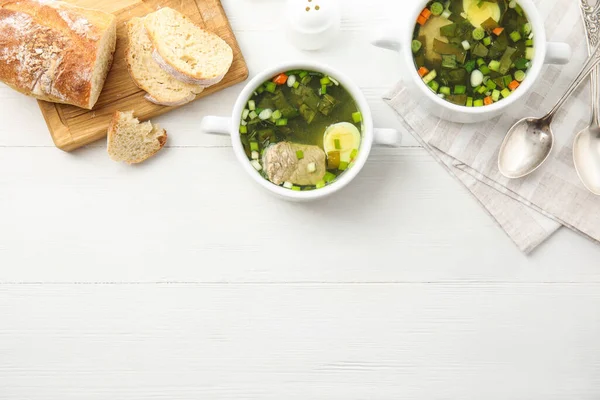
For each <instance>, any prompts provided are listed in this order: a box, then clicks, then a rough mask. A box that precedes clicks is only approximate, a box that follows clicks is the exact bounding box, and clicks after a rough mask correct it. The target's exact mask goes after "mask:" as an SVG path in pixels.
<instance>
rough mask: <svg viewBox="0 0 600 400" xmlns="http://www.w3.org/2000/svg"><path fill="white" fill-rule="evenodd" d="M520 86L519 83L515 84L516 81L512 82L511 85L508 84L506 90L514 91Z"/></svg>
mask: <svg viewBox="0 0 600 400" xmlns="http://www.w3.org/2000/svg"><path fill="white" fill-rule="evenodd" d="M519 85H520V83H519V82H517V81H516V80H514V81H512V82H511V83H509V84H508V88H509V89H510V90H515V89H516V88H518V87H519Z"/></svg>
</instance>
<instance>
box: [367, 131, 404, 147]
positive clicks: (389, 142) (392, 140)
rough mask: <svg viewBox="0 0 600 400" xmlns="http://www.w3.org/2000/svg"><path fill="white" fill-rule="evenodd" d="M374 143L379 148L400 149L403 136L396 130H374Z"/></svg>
mask: <svg viewBox="0 0 600 400" xmlns="http://www.w3.org/2000/svg"><path fill="white" fill-rule="evenodd" d="M373 142H374V143H375V145H377V146H387V147H399V146H400V143H401V142H402V134H401V133H400V132H398V131H397V130H396V129H378V128H375V129H374V130H373Z"/></svg>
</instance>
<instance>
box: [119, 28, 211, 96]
mask: <svg viewBox="0 0 600 400" xmlns="http://www.w3.org/2000/svg"><path fill="white" fill-rule="evenodd" d="M127 36H128V39H129V46H128V48H127V52H126V56H125V57H126V59H127V67H128V69H129V74H130V75H131V78H132V79H133V81H134V82H135V84H136V85H137V86H138V87H139V88H140V89H142V90H145V91H146V92H147V95H146V100H148V101H151V102H152V103H155V104H160V105H163V106H180V105H182V104H185V103H189V102H190V101H192V100H194V99H195V98H196V95H197V94H199V93H201V92H202V91H203V90H204V87H203V86H200V85H190V84H189V83H185V82H181V81H179V80H177V79H175V78H174V77H173V76H172V75H170V74H169V73H167V72H165V71H164V70H163V69H162V68H161V67H159V66H158V64H157V63H156V62H154V60H153V59H152V51H153V50H154V46H152V41H151V40H150V38H149V37H148V34H147V33H146V28H145V27H144V21H143V19H141V18H132V19H131V20H129V22H128V23H127Z"/></svg>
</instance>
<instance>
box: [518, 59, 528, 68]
mask: <svg viewBox="0 0 600 400" xmlns="http://www.w3.org/2000/svg"><path fill="white" fill-rule="evenodd" d="M528 62H529V61H527V59H526V58H518V59H516V60H515V68H516V69H526V68H527V63H528Z"/></svg>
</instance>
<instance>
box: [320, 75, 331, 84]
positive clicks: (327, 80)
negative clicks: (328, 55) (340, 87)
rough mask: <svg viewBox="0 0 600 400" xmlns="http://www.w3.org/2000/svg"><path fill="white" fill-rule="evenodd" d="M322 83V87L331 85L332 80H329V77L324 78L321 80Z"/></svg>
mask: <svg viewBox="0 0 600 400" xmlns="http://www.w3.org/2000/svg"><path fill="white" fill-rule="evenodd" d="M320 82H321V85H329V84H330V83H331V80H330V79H329V77H327V76H324V77H322V78H321V80H320Z"/></svg>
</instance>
